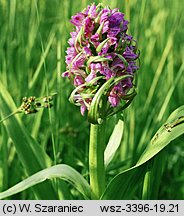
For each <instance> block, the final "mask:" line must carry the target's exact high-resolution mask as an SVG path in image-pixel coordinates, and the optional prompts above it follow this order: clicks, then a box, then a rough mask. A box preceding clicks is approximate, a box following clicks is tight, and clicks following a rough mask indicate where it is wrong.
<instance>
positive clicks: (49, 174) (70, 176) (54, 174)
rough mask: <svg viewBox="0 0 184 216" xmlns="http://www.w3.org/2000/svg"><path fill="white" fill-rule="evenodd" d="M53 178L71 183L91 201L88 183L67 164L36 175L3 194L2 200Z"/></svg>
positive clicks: (1, 194)
mask: <svg viewBox="0 0 184 216" xmlns="http://www.w3.org/2000/svg"><path fill="white" fill-rule="evenodd" d="M52 178H60V179H63V180H65V181H67V182H69V183H71V184H72V185H73V186H74V187H75V188H76V189H77V190H78V191H79V192H80V193H81V194H83V195H84V197H85V198H86V199H90V197H91V189H90V186H89V184H88V182H87V181H86V180H85V179H84V178H83V176H82V175H81V174H80V173H78V172H77V171H76V170H75V169H73V168H72V167H70V166H68V165H65V164H59V165H55V166H52V167H49V168H46V169H44V170H41V171H39V172H37V173H35V174H34V175H32V176H30V177H28V178H27V179H25V180H23V181H21V182H19V183H18V184H16V185H15V186H13V187H11V188H9V189H8V190H6V191H4V192H1V193H0V199H4V198H6V197H8V196H11V195H13V194H16V193H19V192H21V191H24V190H26V189H27V188H29V187H32V186H33V185H36V184H39V183H41V182H43V181H45V180H46V179H52ZM44 192H45V194H47V193H48V191H47V190H46V191H44Z"/></svg>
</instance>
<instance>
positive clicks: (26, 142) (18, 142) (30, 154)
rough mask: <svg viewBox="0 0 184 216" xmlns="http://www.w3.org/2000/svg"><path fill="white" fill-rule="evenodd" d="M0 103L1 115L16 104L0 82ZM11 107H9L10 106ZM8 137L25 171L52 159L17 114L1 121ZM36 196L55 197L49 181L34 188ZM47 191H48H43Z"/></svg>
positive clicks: (46, 163) (43, 197)
mask: <svg viewBox="0 0 184 216" xmlns="http://www.w3.org/2000/svg"><path fill="white" fill-rule="evenodd" d="M0 89H1V94H0V104H1V112H2V114H3V116H7V115H8V114H9V113H11V112H12V109H13V110H16V109H17V108H16V106H15V104H14V102H13V100H12V98H11V96H10V94H9V93H8V91H7V90H6V89H5V88H4V86H3V84H2V83H1V82H0ZM10 107H11V108H10ZM3 123H4V125H5V127H6V130H7V131H8V134H9V136H10V138H11V139H12V141H13V143H14V145H15V148H16V151H17V154H18V156H19V158H20V160H21V162H22V164H23V166H24V167H25V168H26V172H27V173H28V174H29V175H31V174H33V173H35V172H37V171H39V170H42V169H43V168H46V167H48V166H50V165H51V164H52V161H51V160H50V158H49V157H48V155H47V154H46V153H45V152H44V150H43V149H42V148H41V147H40V146H39V144H38V143H37V142H36V140H35V139H33V138H32V137H31V136H30V135H29V133H28V131H27V130H26V128H25V126H24V125H23V123H22V122H21V120H20V118H19V117H18V116H12V117H11V118H9V119H7V120H6V121H4V122H3ZM34 191H35V193H36V196H37V197H38V198H40V199H57V196H56V194H55V191H54V188H53V186H52V184H51V182H44V184H42V185H38V186H36V188H34ZM45 191H48V193H45Z"/></svg>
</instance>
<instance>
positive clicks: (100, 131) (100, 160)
mask: <svg viewBox="0 0 184 216" xmlns="http://www.w3.org/2000/svg"><path fill="white" fill-rule="evenodd" d="M104 143H105V122H104V123H103V124H102V125H94V124H91V128H90V143H89V172H90V174H89V175H90V186H91V190H92V192H93V194H94V195H92V197H91V198H92V199H99V198H100V196H101V195H102V193H103V191H104V189H105V168H104V148H105V144H104Z"/></svg>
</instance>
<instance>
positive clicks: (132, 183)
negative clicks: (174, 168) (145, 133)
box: [101, 106, 184, 199]
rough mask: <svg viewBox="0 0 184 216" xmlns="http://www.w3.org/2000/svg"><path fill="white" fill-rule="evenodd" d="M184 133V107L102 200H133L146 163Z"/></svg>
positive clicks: (110, 186)
mask: <svg viewBox="0 0 184 216" xmlns="http://www.w3.org/2000/svg"><path fill="white" fill-rule="evenodd" d="M183 133H184V106H181V107H179V108H178V109H176V110H175V111H174V112H173V113H172V114H171V115H170V116H169V118H168V120H167V122H166V123H165V124H163V125H162V126H161V127H160V129H159V130H158V131H157V133H156V134H155V136H154V137H153V138H152V140H151V141H150V143H149V144H148V146H147V147H146V149H145V151H144V152H143V153H142V155H141V157H140V159H139V160H138V162H137V164H136V165H135V166H133V167H131V168H129V169H127V170H125V171H123V172H121V173H120V174H118V175H116V176H115V177H114V178H113V179H112V181H111V182H110V183H109V184H108V186H107V188H106V190H105V192H104V194H103V195H102V197H101V199H131V198H132V194H133V193H134V191H135V189H136V188H137V186H138V185H139V184H140V183H141V182H142V180H143V178H144V175H145V172H146V169H145V168H146V163H147V162H148V161H149V160H150V159H152V158H153V157H154V156H155V155H157V154H158V153H159V152H160V151H161V150H162V149H163V148H165V147H166V146H167V145H168V144H169V143H171V141H172V140H174V139H176V138H177V137H179V136H180V135H182V134H183Z"/></svg>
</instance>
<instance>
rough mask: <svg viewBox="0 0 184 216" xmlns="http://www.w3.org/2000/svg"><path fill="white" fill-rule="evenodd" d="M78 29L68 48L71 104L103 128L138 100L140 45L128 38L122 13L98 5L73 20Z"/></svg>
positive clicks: (73, 17)
mask: <svg viewBox="0 0 184 216" xmlns="http://www.w3.org/2000/svg"><path fill="white" fill-rule="evenodd" d="M71 23H72V24H73V25H74V26H75V29H74V31H73V32H71V33H70V35H71V38H70V39H69V41H68V43H69V45H70V46H69V47H68V48H67V51H66V53H67V55H66V64H67V71H65V72H64V73H63V74H62V75H63V76H64V77H68V78H69V79H70V81H71V82H72V84H73V85H74V86H75V89H74V91H73V92H72V94H71V96H70V101H71V102H73V103H74V104H76V105H78V106H80V111H81V114H82V115H84V113H85V112H86V111H87V112H88V120H89V121H90V122H91V123H93V124H99V123H101V122H102V120H103V119H105V118H107V117H108V116H111V115H113V114H115V113H117V112H119V111H121V110H123V109H125V108H126V107H127V106H128V105H129V104H130V102H131V101H132V99H133V98H134V96H135V95H136V92H135V85H134V84H133V81H134V76H135V72H136V71H137V70H138V68H139V66H138V63H137V62H138V58H139V51H138V50H137V43H136V41H135V40H134V39H133V37H132V36H131V35H128V34H127V30H128V23H129V22H128V21H127V20H125V18H124V14H123V13H121V12H120V11H119V9H117V8H116V9H114V10H111V9H110V8H109V7H102V5H101V4H99V5H97V6H96V5H95V4H94V3H93V4H91V5H90V6H88V7H87V8H86V9H84V10H83V11H82V12H79V13H77V14H76V15H74V16H72V19H71Z"/></svg>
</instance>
